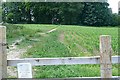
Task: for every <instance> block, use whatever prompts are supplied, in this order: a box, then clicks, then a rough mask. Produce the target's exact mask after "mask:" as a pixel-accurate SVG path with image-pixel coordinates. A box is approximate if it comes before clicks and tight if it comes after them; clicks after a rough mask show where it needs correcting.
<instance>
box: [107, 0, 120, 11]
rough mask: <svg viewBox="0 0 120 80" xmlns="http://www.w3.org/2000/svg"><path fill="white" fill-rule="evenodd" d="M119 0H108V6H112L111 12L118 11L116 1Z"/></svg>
mask: <svg viewBox="0 0 120 80" xmlns="http://www.w3.org/2000/svg"><path fill="white" fill-rule="evenodd" d="M119 1H120V0H108V3H109V4H110V7H111V8H112V11H113V13H118V2H119Z"/></svg>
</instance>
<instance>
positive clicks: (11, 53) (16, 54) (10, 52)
mask: <svg viewBox="0 0 120 80" xmlns="http://www.w3.org/2000/svg"><path fill="white" fill-rule="evenodd" d="M56 30H57V28H54V29H51V30H49V31H47V32H45V33H41V34H42V35H45V34H49V33H51V32H54V31H56ZM23 40H25V38H23V37H22V38H21V39H18V40H15V41H14V42H13V43H12V44H11V45H10V46H9V49H7V59H20V58H21V56H22V55H23V54H24V53H26V52H27V50H29V49H30V48H32V45H29V46H27V47H24V48H21V49H20V48H18V46H19V45H20V43H21V42H22V41H23ZM7 73H8V77H9V76H10V77H17V69H16V68H14V67H8V68H7Z"/></svg>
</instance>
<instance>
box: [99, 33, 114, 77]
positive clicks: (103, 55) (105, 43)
mask: <svg viewBox="0 0 120 80" xmlns="http://www.w3.org/2000/svg"><path fill="white" fill-rule="evenodd" d="M111 56H112V47H111V36H109V35H101V36H100V63H101V64H100V66H101V78H112V60H111V59H112V58H111Z"/></svg>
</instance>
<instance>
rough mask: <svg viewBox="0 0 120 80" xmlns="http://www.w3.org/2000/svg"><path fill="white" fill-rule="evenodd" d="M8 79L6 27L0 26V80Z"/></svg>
mask: <svg viewBox="0 0 120 80" xmlns="http://www.w3.org/2000/svg"><path fill="white" fill-rule="evenodd" d="M2 78H7V54H6V27H5V26H1V25H0V80H1V79H2Z"/></svg>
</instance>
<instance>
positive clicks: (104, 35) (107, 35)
mask: <svg viewBox="0 0 120 80" xmlns="http://www.w3.org/2000/svg"><path fill="white" fill-rule="evenodd" d="M100 37H111V36H110V35H100Z"/></svg>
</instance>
